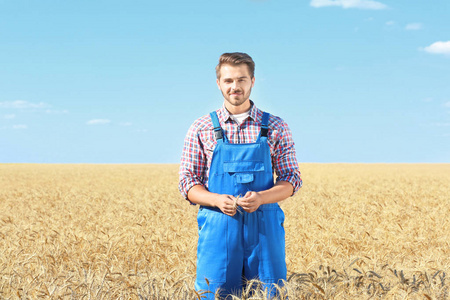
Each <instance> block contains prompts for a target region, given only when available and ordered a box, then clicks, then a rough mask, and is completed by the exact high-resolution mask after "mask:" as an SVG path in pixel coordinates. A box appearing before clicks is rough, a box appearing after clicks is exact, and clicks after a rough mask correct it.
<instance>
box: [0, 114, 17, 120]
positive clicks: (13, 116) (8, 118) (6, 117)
mask: <svg viewBox="0 0 450 300" xmlns="http://www.w3.org/2000/svg"><path fill="white" fill-rule="evenodd" d="M15 117H16V115H15V114H9V115H4V116H3V118H5V119H7V120H11V119H14V118H15Z"/></svg>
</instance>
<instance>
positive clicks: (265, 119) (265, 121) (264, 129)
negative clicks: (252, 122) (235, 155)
mask: <svg viewBox="0 0 450 300" xmlns="http://www.w3.org/2000/svg"><path fill="white" fill-rule="evenodd" d="M269 116H270V114H269V113H266V112H263V116H262V121H261V134H260V136H262V137H267V134H268V132H269Z"/></svg>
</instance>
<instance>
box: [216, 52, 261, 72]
mask: <svg viewBox="0 0 450 300" xmlns="http://www.w3.org/2000/svg"><path fill="white" fill-rule="evenodd" d="M240 64H246V65H247V67H248V72H249V73H250V77H251V78H253V77H254V76H255V62H254V61H253V59H252V58H251V57H250V55H248V54H247V53H242V52H233V53H224V54H222V55H221V56H220V58H219V64H218V65H217V66H216V76H217V78H219V77H220V68H221V67H222V66H223V65H232V66H236V65H240Z"/></svg>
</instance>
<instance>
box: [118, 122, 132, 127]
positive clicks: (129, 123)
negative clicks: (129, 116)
mask: <svg viewBox="0 0 450 300" xmlns="http://www.w3.org/2000/svg"><path fill="white" fill-rule="evenodd" d="M119 125H120V126H131V125H133V124H132V123H131V122H120V123H119Z"/></svg>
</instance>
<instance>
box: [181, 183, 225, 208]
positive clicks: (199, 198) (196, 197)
mask: <svg viewBox="0 0 450 300" xmlns="http://www.w3.org/2000/svg"><path fill="white" fill-rule="evenodd" d="M218 196H219V194H216V193H211V192H210V191H208V190H207V189H206V188H205V187H204V186H203V185H194V186H193V187H191V188H190V189H189V191H188V199H189V201H191V202H192V203H195V204H199V205H204V206H212V207H216V206H217V205H216V201H215V199H216V198H217V197H218Z"/></svg>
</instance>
